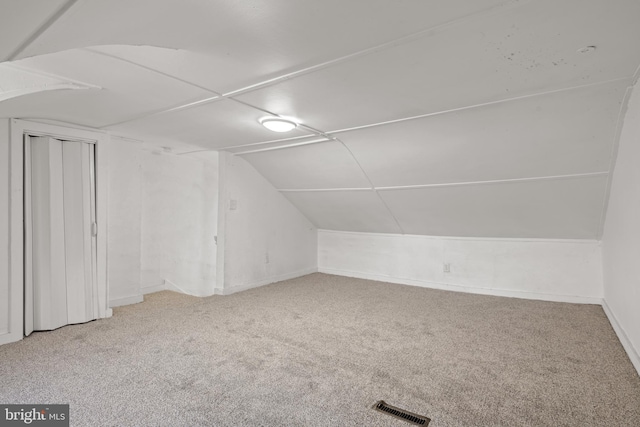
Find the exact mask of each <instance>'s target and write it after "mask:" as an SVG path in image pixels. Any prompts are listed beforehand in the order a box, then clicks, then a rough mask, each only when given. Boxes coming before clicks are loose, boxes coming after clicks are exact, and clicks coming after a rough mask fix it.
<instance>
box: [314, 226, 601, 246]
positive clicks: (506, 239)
mask: <svg viewBox="0 0 640 427" xmlns="http://www.w3.org/2000/svg"><path fill="white" fill-rule="evenodd" d="M320 233H333V234H353V235H358V236H362V235H371V236H380V237H403V238H412V239H430V240H473V241H483V242H484V241H497V242H538V243H548V242H551V243H584V244H594V243H598V244H599V243H600V241H599V240H596V239H548V238H533V237H464V236H427V235H421V234H396V233H373V232H366V233H363V232H361V231H340V230H325V229H319V230H318V234H320Z"/></svg>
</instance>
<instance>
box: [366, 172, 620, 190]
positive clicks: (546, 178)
mask: <svg viewBox="0 0 640 427" xmlns="http://www.w3.org/2000/svg"><path fill="white" fill-rule="evenodd" d="M606 175H609V172H606V171H602V172H589V173H580V174H570V175H549V176H536V177H531V178H511V179H495V180H488V181H468V182H447V183H439V184H415V185H396V186H386V187H376V190H377V191H394V190H413V189H420V188H438V187H464V186H473V185H489V184H501V183H510V182H533V181H554V180H562V179H574V178H588V177H597V176H606Z"/></svg>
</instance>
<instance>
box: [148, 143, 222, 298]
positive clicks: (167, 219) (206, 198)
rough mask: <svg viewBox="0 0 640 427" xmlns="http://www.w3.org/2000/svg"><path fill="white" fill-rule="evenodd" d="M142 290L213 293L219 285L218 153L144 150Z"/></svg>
mask: <svg viewBox="0 0 640 427" xmlns="http://www.w3.org/2000/svg"><path fill="white" fill-rule="evenodd" d="M141 199H142V211H141V224H142V231H141V241H142V245H141V248H142V249H141V270H142V279H141V281H142V291H143V293H147V292H149V291H153V290H159V289H162V288H163V286H164V284H165V282H166V283H167V285H168V287H169V288H170V289H174V290H177V291H181V292H184V293H187V294H191V295H198V296H206V295H212V294H213V293H214V290H215V283H216V252H217V249H216V244H215V240H214V237H215V236H216V234H217V221H218V217H217V212H218V154H217V153H215V152H208V153H205V154H201V155H197V156H196V155H181V156H178V155H173V154H166V153H159V152H149V151H143V154H142V198H141Z"/></svg>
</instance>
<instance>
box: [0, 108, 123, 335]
mask: <svg viewBox="0 0 640 427" xmlns="http://www.w3.org/2000/svg"><path fill="white" fill-rule="evenodd" d="M10 134H11V138H10V139H11V140H10V147H9V156H10V160H9V161H10V188H11V198H10V207H9V208H10V217H9V223H10V232H9V246H10V263H9V280H10V282H9V301H10V304H9V310H10V313H9V333H8V334H3V335H0V344H5V343H8V342H13V341H19V340H21V339H22V338H23V336H24V279H25V278H24V270H25V268H24V267H25V260H24V248H25V242H24V150H25V144H24V141H25V137H24V135H29V136H51V137H53V138H56V139H62V140H66V141H82V142H90V143H93V144H95V179H96V223H97V231H98V233H97V236H96V239H97V242H96V252H97V253H96V255H97V265H96V267H97V268H96V276H97V290H98V307H97V309H98V310H97V318H99V319H100V318H105V317H111V314H112V312H111V309H110V308H109V293H108V292H109V289H108V278H107V233H108V224H107V189H108V188H107V182H108V181H107V158H108V156H107V150H108V145H109V134H108V133H106V132H101V131H96V130H87V129H77V128H71V127H63V126H58V125H51V124H47V123H39V122H33V121H26V120H18V119H11V120H10Z"/></svg>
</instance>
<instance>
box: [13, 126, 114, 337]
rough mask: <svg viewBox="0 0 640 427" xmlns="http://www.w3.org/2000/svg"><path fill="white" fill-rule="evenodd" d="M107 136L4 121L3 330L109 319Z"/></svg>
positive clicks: (19, 333)
mask: <svg viewBox="0 0 640 427" xmlns="http://www.w3.org/2000/svg"><path fill="white" fill-rule="evenodd" d="M109 139H110V138H109V134H108V133H107V132H103V131H99V130H89V129H78V128H74V127H70V126H61V125H55V124H50V123H41V122H35V121H27V120H19V119H10V120H9V190H10V191H9V270H8V273H9V283H8V285H9V287H8V291H9V292H8V294H6V301H0V302H3V303H6V307H7V309H8V310H3V312H2V313H1V314H3V315H6V316H7V319H8V328H5V330H4V331H2V330H0V344H6V343H9V342H14V341H19V340H21V339H23V338H24V336H25V335H28V334H29V333H31V331H33V330H51V329H56V328H58V327H61V326H64V325H66V324H74V323H84V322H87V321H90V320H93V319H102V318H107V317H111V315H112V311H111V309H110V308H109V291H108V277H107V241H108V231H109V230H108V224H107V216H108V209H107V194H108V164H107V160H108V158H109V156H108V150H109Z"/></svg>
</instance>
